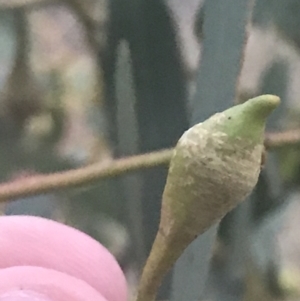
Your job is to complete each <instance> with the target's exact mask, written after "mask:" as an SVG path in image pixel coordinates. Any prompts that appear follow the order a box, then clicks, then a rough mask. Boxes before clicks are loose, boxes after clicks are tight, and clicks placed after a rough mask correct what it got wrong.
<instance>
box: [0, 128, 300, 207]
mask: <svg viewBox="0 0 300 301" xmlns="http://www.w3.org/2000/svg"><path fill="white" fill-rule="evenodd" d="M265 143H266V147H267V148H268V149H273V148H278V147H282V146H284V145H291V144H296V143H300V130H289V131H286V132H279V133H267V134H266V140H265ZM172 154H173V149H166V150H161V151H158V152H152V153H148V154H142V155H137V156H131V157H126V158H121V159H116V160H113V161H111V162H109V163H107V164H103V163H97V164H92V165H89V166H86V167H82V168H78V169H73V170H69V171H65V172H59V173H52V174H49V175H37V176H30V177H28V178H26V179H22V180H16V181H13V182H8V183H3V184H1V185H0V202H5V201H9V200H13V199H17V198H20V197H27V196H32V195H38V194H42V193H48V192H51V191H59V190H63V189H66V188H73V187H81V186H84V185H87V184H91V183H94V182H96V181H98V180H101V179H105V178H112V177H117V176H121V175H123V174H125V173H129V172H134V171H138V170H142V169H147V168H152V167H156V166H160V165H167V164H168V163H169V162H170V160H171V156H172Z"/></svg>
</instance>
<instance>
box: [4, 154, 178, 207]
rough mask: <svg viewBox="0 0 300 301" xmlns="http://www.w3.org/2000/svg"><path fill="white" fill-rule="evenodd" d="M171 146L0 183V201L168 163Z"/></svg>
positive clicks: (74, 185) (78, 184) (92, 181)
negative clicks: (105, 161)
mask: <svg viewBox="0 0 300 301" xmlns="http://www.w3.org/2000/svg"><path fill="white" fill-rule="evenodd" d="M172 152H173V150H172V149H169V150H162V151H159V152H153V153H149V154H143V155H137V156H132V157H126V158H122V159H118V160H113V161H111V162H110V163H107V164H103V163H101V164H99V163H98V164H92V165H89V166H86V167H83V168H78V169H73V170H69V171H65V172H58V173H52V174H49V175H37V176H30V177H28V178H26V179H22V180H16V181H13V182H8V183H4V184H2V185H0V202H4V201H8V200H13V199H17V198H20V197H27V196H31V195H38V194H42V193H48V192H51V191H59V190H62V189H66V188H73V187H80V186H83V185H86V184H92V183H94V182H96V181H98V180H100V179H104V178H112V177H116V176H119V175H122V174H125V173H128V172H134V171H137V170H142V169H147V168H151V167H155V166H160V165H163V164H168V163H169V161H170V158H171V156H172Z"/></svg>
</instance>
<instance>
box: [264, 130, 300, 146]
mask: <svg viewBox="0 0 300 301" xmlns="http://www.w3.org/2000/svg"><path fill="white" fill-rule="evenodd" d="M298 143H300V130H299V129H294V130H287V131H283V132H274V133H267V134H266V137H265V146H266V148H267V149H273V148H278V147H283V146H288V145H293V144H298Z"/></svg>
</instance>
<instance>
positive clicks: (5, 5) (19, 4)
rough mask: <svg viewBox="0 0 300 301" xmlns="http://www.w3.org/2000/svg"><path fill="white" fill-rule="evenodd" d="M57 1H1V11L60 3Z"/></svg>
mask: <svg viewBox="0 0 300 301" xmlns="http://www.w3.org/2000/svg"><path fill="white" fill-rule="evenodd" d="M58 2H59V1H57V0H0V10H6V9H16V8H25V7H26V8H29V9H30V8H31V7H37V6H40V5H47V4H50V3H58Z"/></svg>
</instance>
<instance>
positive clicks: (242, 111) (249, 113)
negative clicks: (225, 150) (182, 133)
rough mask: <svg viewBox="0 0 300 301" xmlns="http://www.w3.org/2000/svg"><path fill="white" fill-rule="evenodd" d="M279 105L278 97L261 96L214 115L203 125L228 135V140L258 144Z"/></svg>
mask: <svg viewBox="0 0 300 301" xmlns="http://www.w3.org/2000/svg"><path fill="white" fill-rule="evenodd" d="M279 103H280V99H279V97H278V96H275V95H261V96H258V97H255V98H252V99H249V100H248V101H246V102H245V103H243V104H239V105H236V106H234V107H232V108H230V109H227V110H226V111H224V112H223V113H219V114H216V115H214V116H213V117H212V118H210V119H208V120H207V121H206V122H204V123H203V125H204V126H205V127H207V128H210V129H215V130H217V131H221V132H223V133H225V134H227V136H228V138H234V139H235V138H239V137H241V138H247V139H248V141H250V142H253V143H254V144H256V143H259V142H261V140H262V139H263V132H264V130H265V124H266V120H267V117H268V116H269V115H270V114H271V112H272V111H273V110H274V109H275V108H276V107H277V106H278V105H279Z"/></svg>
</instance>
